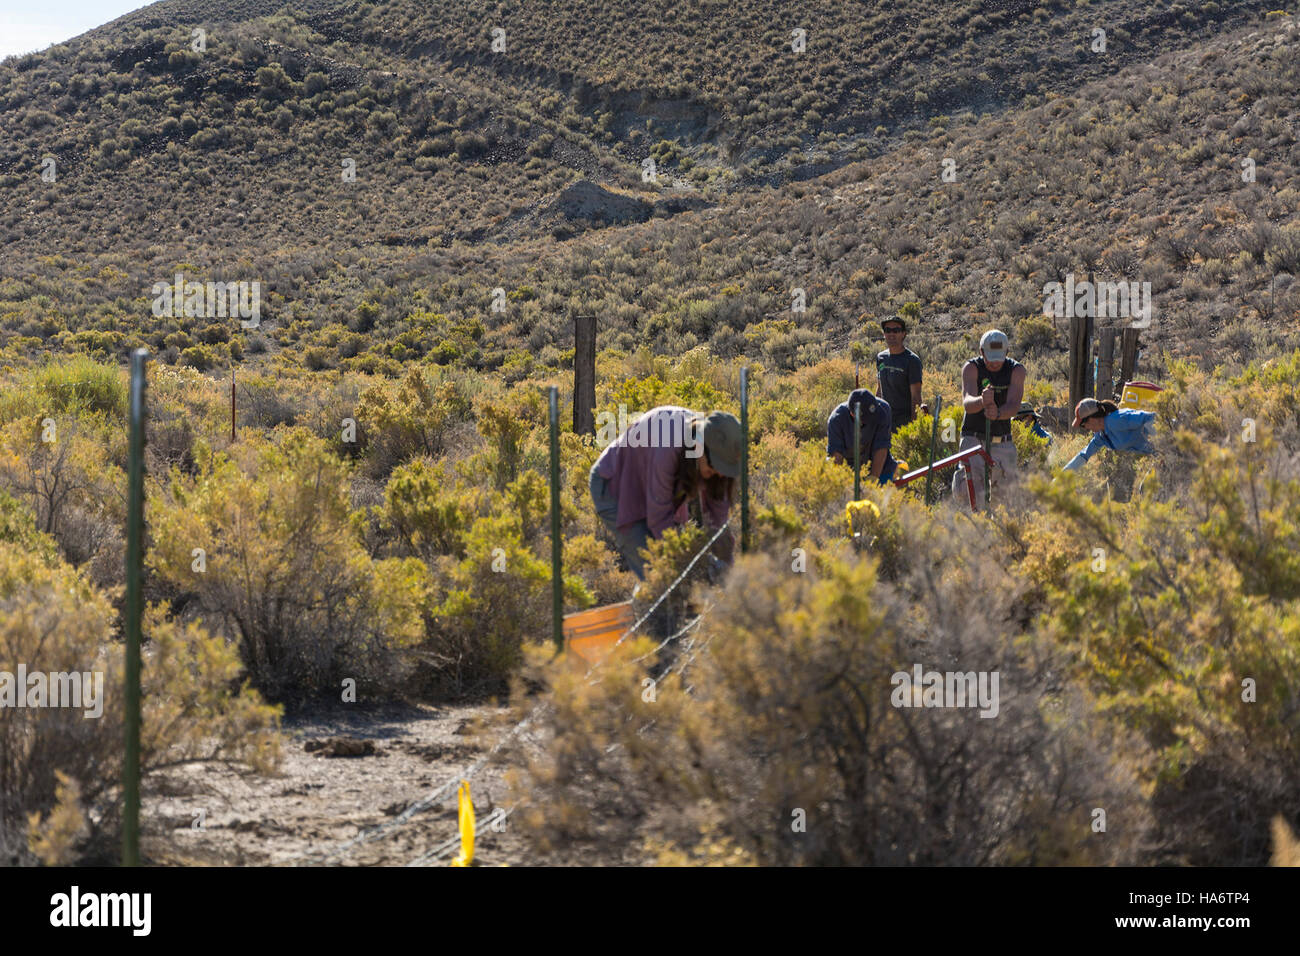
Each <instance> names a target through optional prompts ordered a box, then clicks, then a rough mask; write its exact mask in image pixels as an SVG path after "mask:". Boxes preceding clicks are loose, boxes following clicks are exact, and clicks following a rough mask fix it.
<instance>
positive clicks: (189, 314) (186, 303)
mask: <svg viewBox="0 0 1300 956" xmlns="http://www.w3.org/2000/svg"><path fill="white" fill-rule="evenodd" d="M150 293H151V294H152V295H153V297H154V300H153V305H152V306H151V307H150V310H151V311H152V312H153V314H154V315H155V316H157V317H158V318H163V317H164V316H166V317H169V318H173V319H179V318H192V319H193V318H204V319H225V318H239V319H243V320H244V321H242V322H241V323H240V324H241V325H242V326H243V327H244V328H246V329H255V328H257V327H258V325H260V324H261V321H262V283H261V282H260V281H257V280H254V281H252V282H243V281H240V282H186V281H185V276H184V275H183V274H181V273H179V272H178V273H176V277H175V279H174V280H173V281H172V282H170V283H168V282H155V283H154V284H153V288H152V289H150Z"/></svg>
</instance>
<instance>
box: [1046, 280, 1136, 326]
mask: <svg viewBox="0 0 1300 956" xmlns="http://www.w3.org/2000/svg"><path fill="white" fill-rule="evenodd" d="M1153 311H1154V306H1153V305H1152V302H1151V283H1150V282H1089V281H1088V280H1086V279H1085V280H1084V281H1083V282H1076V281H1075V279H1074V273H1073V272H1071V273H1070V274H1069V275H1067V276H1066V277H1065V282H1063V283H1062V282H1049V283H1047V285H1045V286H1043V315H1047V316H1053V317H1055V318H1058V319H1072V318H1074V317H1075V316H1085V315H1090V316H1092V317H1093V318H1109V319H1132V320H1133V321H1132V322H1130V323H1129V326H1130V328H1134V329H1146V328H1150V327H1151V316H1152V313H1153Z"/></svg>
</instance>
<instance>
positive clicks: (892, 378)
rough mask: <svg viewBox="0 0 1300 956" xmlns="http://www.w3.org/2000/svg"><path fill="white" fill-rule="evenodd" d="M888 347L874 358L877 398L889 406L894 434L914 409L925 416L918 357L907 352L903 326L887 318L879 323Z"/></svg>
mask: <svg viewBox="0 0 1300 956" xmlns="http://www.w3.org/2000/svg"><path fill="white" fill-rule="evenodd" d="M880 328H881V330H882V331H883V332H884V333H885V344H886V345H887V346H888V348H886V349H885V350H884V351H882V352H881V353H880V354H879V355H877V356H876V380H877V382H878V383H879V389H878V391H877V394H879V395H880V397H881V398H883V399H884V400H885V402H886V403H887V404H888V405H889V414H890V419H891V421H892V422H893V427H894V430H895V431H897V430H898V429H899V428H902V427H903V426H904V425H906V424H907V423H908V422H910V421H911V420H912V419H913V418H914V417H915V415H916V412H917V409H920V410H921V411H922V412H928V411H929V410H930V408H929V406H928V405H926V404H925V403H924V402H922V401H921V357H920V356H919V355H917V354H916V353H915V352H913V351H912V350H911V349H909V348H907V347H906V346H905V345H904V344H903V342H904V340H905V339H906V338H907V323H906V322H904V321H903V320H902V319H900V318H899V317H898V316H896V315H891V316H889V317H888V318H886V319H884V320H883V321H882V322H881V323H880Z"/></svg>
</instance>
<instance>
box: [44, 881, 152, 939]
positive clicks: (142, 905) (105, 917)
mask: <svg viewBox="0 0 1300 956" xmlns="http://www.w3.org/2000/svg"><path fill="white" fill-rule="evenodd" d="M152 911H153V894H152V893H82V892H81V887H79V886H75V885H74V886H73V887H72V890H71V892H68V893H55V894H54V895H53V896H51V897H50V925H51V926H67V927H77V926H127V927H130V929H131V931H132V935H133V936H148V935H149V931H150V929H151V928H152V925H153V919H152Z"/></svg>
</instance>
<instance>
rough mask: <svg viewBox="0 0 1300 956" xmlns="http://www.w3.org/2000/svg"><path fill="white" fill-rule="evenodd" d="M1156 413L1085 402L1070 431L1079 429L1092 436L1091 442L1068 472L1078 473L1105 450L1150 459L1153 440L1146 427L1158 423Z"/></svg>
mask: <svg viewBox="0 0 1300 956" xmlns="http://www.w3.org/2000/svg"><path fill="white" fill-rule="evenodd" d="M1155 417H1156V416H1155V412H1143V411H1138V410H1137V409H1135V408H1123V409H1121V408H1120V407H1119V406H1118V405H1116V404H1115V403H1114V402H1104V401H1103V402H1099V401H1097V399H1095V398H1085V399H1084V400H1083V401H1081V402H1080V403H1079V405H1078V407H1077V408H1075V410H1074V422H1073V424H1072V426H1071V427H1074V428H1078V427H1080V426H1082V427H1084V428H1086V429H1087V430H1088V431H1090V432H1092V433H1093V436H1092V441H1090V442H1088V444H1087V446H1086V447H1085V448H1084V449H1083V451H1081V452H1079V454H1077V455H1075V456H1074V457H1073V458H1071V459H1070V463H1069V464H1068V465H1066V466H1065V470H1066V471H1076V470H1078V469H1079V468H1082V467H1083V465H1084V463H1085V462H1086V461H1087V460H1088V459H1089V458H1091V457H1092V456H1093V455H1094V454H1096V453H1097V452H1098V451H1100V450H1101V449H1102V448H1111V449H1114V450H1115V451H1131V452H1134V453H1135V454H1138V455H1149V454H1151V452H1152V451H1153V450H1154V449H1153V448H1152V447H1151V437H1150V435H1148V434H1147V431H1146V429H1147V426H1148V425H1150V424H1151V422H1152V421H1154V420H1155Z"/></svg>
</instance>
